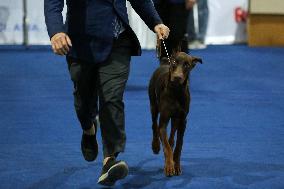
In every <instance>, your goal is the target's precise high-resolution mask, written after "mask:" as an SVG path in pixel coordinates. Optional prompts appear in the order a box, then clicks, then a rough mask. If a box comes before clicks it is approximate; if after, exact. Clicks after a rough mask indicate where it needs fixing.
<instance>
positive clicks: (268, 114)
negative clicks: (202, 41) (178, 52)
mask: <svg viewBox="0 0 284 189" xmlns="http://www.w3.org/2000/svg"><path fill="white" fill-rule="evenodd" d="M191 53H192V54H194V55H198V56H200V57H202V58H203V62H204V64H203V65H198V66H196V68H195V69H194V70H193V72H192V74H191V87H190V88H191V94H192V103H191V109H190V114H189V116H188V124H187V130H186V133H185V139H184V146H183V152H182V168H183V174H182V175H181V176H179V177H172V178H166V177H165V176H164V175H163V162H164V160H163V155H162V154H161V153H160V154H159V155H153V154H152V151H151V135H152V134H151V121H150V112H149V101H148V96H147V85H148V80H149V78H150V75H151V73H152V72H153V70H154V69H155V68H156V67H157V66H158V63H157V60H156V59H155V53H154V51H144V52H143V56H142V57H134V58H133V59H132V64H131V75H130V79H129V82H128V85H127V91H126V93H125V105H126V130H127V147H126V152H125V153H124V154H122V155H121V156H120V158H121V159H124V160H126V161H127V162H128V164H129V166H130V174H129V176H128V177H127V178H126V179H125V180H123V181H120V182H118V183H117V185H116V187H115V188H119V189H120V188H124V189H131V188H133V189H136V188H145V189H146V188H147V189H148V188H153V189H156V188H161V189H165V188H182V189H186V188H190V189H199V188H201V189H203V188H206V189H211V188H214V189H215V188H216V189H231V188H232V189H245V188H249V189H283V188H284V150H283V149H284V48H249V47H247V46H209V47H208V48H207V49H206V50H203V51H192V52H191ZM98 136H99V137H98V138H99V139H100V135H98ZM80 138H81V130H80V127H79V123H78V121H77V120H76V116H75V112H74V109H73V96H72V83H71V81H70V80H69V75H68V72H67V68H66V63H65V60H64V58H62V57H58V56H55V55H53V54H52V52H51V51H50V50H47V49H40V48H39V49H37V48H35V49H31V50H23V49H21V48H8V49H7V48H0V188H1V189H2V188H3V189H8V188H12V189H16V188H34V189H35V188H50V189H54V188H60V189H61V188H66V189H67V188H68V189H69V188H80V189H93V188H101V187H100V186H99V185H97V184H96V182H97V178H98V176H99V174H100V170H101V160H102V153H101V151H100V152H99V157H98V159H97V161H95V162H94V163H87V162H85V161H84V160H83V158H82V156H81V151H80ZM100 150H101V146H100Z"/></svg>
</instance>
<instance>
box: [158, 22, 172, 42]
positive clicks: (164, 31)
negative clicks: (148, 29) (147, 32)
mask: <svg viewBox="0 0 284 189" xmlns="http://www.w3.org/2000/svg"><path fill="white" fill-rule="evenodd" d="M154 31H155V33H156V34H157V36H158V39H167V38H168V37H169V33H170V29H169V28H168V27H167V26H165V25H164V24H158V25H156V26H155V28H154Z"/></svg>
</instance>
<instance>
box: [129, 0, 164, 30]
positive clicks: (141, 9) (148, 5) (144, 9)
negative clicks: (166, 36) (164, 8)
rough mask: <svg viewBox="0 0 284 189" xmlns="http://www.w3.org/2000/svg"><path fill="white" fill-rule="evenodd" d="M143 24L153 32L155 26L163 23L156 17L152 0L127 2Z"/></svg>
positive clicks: (131, 0)
mask: <svg viewBox="0 0 284 189" xmlns="http://www.w3.org/2000/svg"><path fill="white" fill-rule="evenodd" d="M128 1H129V2H130V4H131V6H132V8H133V9H134V10H135V12H137V14H138V15H139V16H140V17H141V19H142V20H143V21H144V22H145V24H146V25H147V26H148V27H149V28H150V29H151V30H152V31H154V27H155V26H156V25H157V24H161V23H163V22H162V20H161V18H160V16H159V15H158V13H157V11H156V9H155V7H154V4H153V2H152V0H128Z"/></svg>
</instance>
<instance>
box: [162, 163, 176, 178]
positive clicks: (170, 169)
mask: <svg viewBox="0 0 284 189" xmlns="http://www.w3.org/2000/svg"><path fill="white" fill-rule="evenodd" d="M164 172H165V176H167V177H172V176H174V175H175V167H174V165H165V168H164Z"/></svg>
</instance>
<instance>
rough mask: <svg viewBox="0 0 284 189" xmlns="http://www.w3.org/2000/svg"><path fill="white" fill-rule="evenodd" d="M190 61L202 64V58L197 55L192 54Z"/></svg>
mask: <svg viewBox="0 0 284 189" xmlns="http://www.w3.org/2000/svg"><path fill="white" fill-rule="evenodd" d="M191 61H192V63H194V64H196V63H197V62H199V63H200V64H202V59H201V58H199V57H195V56H193V57H192V59H191Z"/></svg>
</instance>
